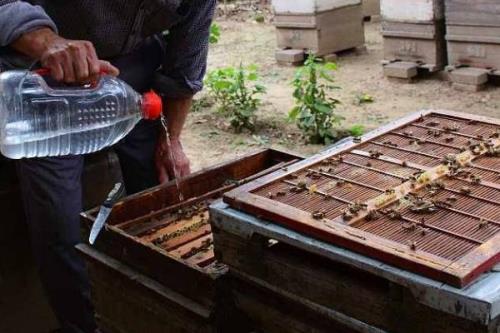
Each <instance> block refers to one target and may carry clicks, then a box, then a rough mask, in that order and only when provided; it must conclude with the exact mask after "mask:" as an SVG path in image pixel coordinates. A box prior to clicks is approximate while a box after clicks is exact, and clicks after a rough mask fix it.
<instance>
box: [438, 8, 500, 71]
mask: <svg viewBox="0 0 500 333" xmlns="http://www.w3.org/2000/svg"><path fill="white" fill-rule="evenodd" d="M446 28H447V33H446V40H447V41H448V59H449V64H450V65H453V66H457V65H467V66H472V67H478V68H487V69H496V70H498V69H500V3H499V2H498V1H492V0H474V1H467V0H446Z"/></svg>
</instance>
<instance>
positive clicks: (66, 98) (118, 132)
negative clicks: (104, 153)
mask: <svg viewBox="0 0 500 333" xmlns="http://www.w3.org/2000/svg"><path fill="white" fill-rule="evenodd" d="M161 112H162V103H161V99H160V97H159V96H158V95H156V94H155V93H154V92H149V93H146V94H144V95H143V96H141V95H140V94H138V93H137V92H135V91H134V90H133V89H132V88H131V87H130V86H129V85H127V84H126V83H125V82H123V81H121V80H119V79H117V78H115V77H112V76H109V75H104V76H102V77H101V79H100V80H99V82H97V83H96V84H94V85H92V86H91V87H79V88H68V87H64V88H60V89H59V88H58V89H54V88H51V87H49V86H48V85H47V83H46V81H45V80H44V78H43V77H42V76H41V75H40V74H37V73H35V72H27V71H17V70H16V71H8V72H4V73H1V74H0V151H1V152H2V154H3V155H4V156H6V157H8V158H12V159H20V158H32V157H47V156H65V155H80V154H87V153H92V152H96V151H99V150H101V149H103V148H105V147H108V146H111V145H113V144H115V143H116V142H118V141H119V140H120V139H122V138H123V137H124V136H125V135H127V134H128V133H129V132H130V131H131V130H132V129H133V128H134V126H135V125H136V124H137V122H139V120H140V119H141V118H144V119H150V120H152V119H157V118H158V117H159V116H160V115H161Z"/></svg>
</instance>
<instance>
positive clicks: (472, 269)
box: [224, 111, 500, 287]
mask: <svg viewBox="0 0 500 333" xmlns="http://www.w3.org/2000/svg"><path fill="white" fill-rule="evenodd" d="M499 135H500V121H499V120H496V119H491V118H485V117H480V116H475V115H468V114H460V113H456V112H450V111H424V112H419V113H417V114H413V115H411V116H409V117H406V118H404V119H402V120H399V121H397V122H395V123H392V124H390V125H388V126H385V127H383V128H381V129H380V130H378V131H376V132H372V133H370V134H369V135H367V136H366V137H363V138H362V140H361V141H360V142H356V143H355V142H350V143H348V144H345V145H343V146H341V147H336V148H334V149H332V150H328V151H326V152H324V153H321V154H319V155H317V156H314V157H312V158H310V159H307V160H306V161H304V162H300V163H298V164H296V165H293V166H292V167H289V168H283V169H281V170H280V171H278V172H276V173H273V174H271V175H268V176H266V177H263V178H261V179H258V180H256V181H254V182H252V183H249V184H247V185H245V186H242V187H240V188H238V189H236V190H233V191H231V192H229V193H227V194H226V195H225V196H224V201H225V202H227V203H229V204H230V205H231V206H232V207H234V208H237V209H241V210H243V211H246V212H249V213H252V214H255V215H257V216H259V217H262V218H265V219H268V220H271V221H273V222H275V223H278V224H282V225H285V226H287V227H289V228H291V229H294V230H296V231H299V232H302V233H304V234H308V235H310V236H313V237H316V238H319V239H322V240H324V241H327V242H330V243H333V244H335V245H338V246H342V247H345V248H348V249H351V250H354V251H357V252H360V253H362V254H365V255H367V256H370V257H374V258H377V259H379V260H382V261H385V262H387V263H390V264H393V265H396V266H398V267H401V268H404V269H407V270H410V271H413V272H415V273H418V274H422V275H424V276H428V277H430V278H433V279H436V280H439V281H443V282H446V283H448V284H451V285H454V286H457V287H463V286H465V285H467V284H468V283H470V282H471V281H473V280H474V279H475V278H477V277H478V276H479V275H480V274H481V273H483V272H485V271H487V270H488V269H490V268H491V267H492V266H493V265H495V264H496V263H497V262H498V261H499V259H500V233H499V231H500V158H499V156H500V139H499Z"/></svg>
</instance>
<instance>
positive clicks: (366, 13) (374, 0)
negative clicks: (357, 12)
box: [363, 0, 380, 17]
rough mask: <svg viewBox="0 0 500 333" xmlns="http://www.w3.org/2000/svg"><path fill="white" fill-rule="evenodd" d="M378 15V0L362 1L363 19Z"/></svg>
mask: <svg viewBox="0 0 500 333" xmlns="http://www.w3.org/2000/svg"><path fill="white" fill-rule="evenodd" d="M376 15H380V0H363V17H372V16H376Z"/></svg>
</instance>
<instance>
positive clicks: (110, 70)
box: [99, 60, 120, 76]
mask: <svg viewBox="0 0 500 333" xmlns="http://www.w3.org/2000/svg"><path fill="white" fill-rule="evenodd" d="M99 66H100V71H101V72H104V73H106V74H108V75H112V76H118V75H120V70H119V69H118V68H116V67H115V66H113V65H111V63H110V62H109V61H105V60H99Z"/></svg>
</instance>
